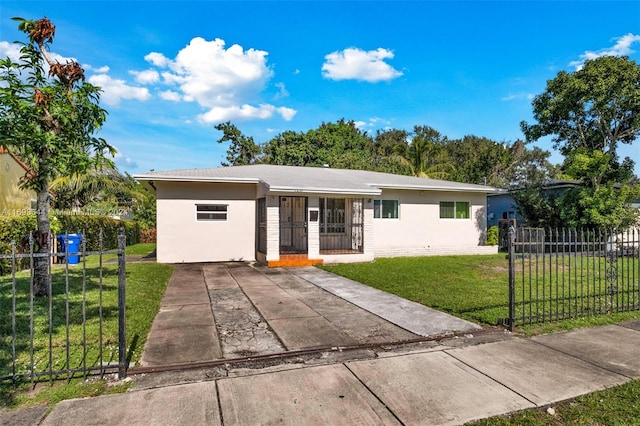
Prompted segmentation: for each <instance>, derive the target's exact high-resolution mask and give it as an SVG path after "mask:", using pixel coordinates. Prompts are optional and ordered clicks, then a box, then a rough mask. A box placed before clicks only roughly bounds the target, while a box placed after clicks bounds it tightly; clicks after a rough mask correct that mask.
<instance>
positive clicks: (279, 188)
mask: <svg viewBox="0 0 640 426" xmlns="http://www.w3.org/2000/svg"><path fill="white" fill-rule="evenodd" d="M268 188H269V192H291V193H302V192H306V193H309V194H339V195H380V194H382V191H381V190H380V189H377V188H372V189H370V190H367V189H364V190H363V189H329V188H298V187H291V186H269V187H268Z"/></svg>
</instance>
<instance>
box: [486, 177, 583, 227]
mask: <svg viewBox="0 0 640 426" xmlns="http://www.w3.org/2000/svg"><path fill="white" fill-rule="evenodd" d="M578 185H580V181H577V180H552V181H550V182H549V183H547V184H546V185H544V188H543V191H545V192H547V194H549V195H552V194H554V195H555V196H558V195H560V194H561V193H562V192H564V191H566V190H567V189H569V188H574V187H576V186H578ZM512 191H513V190H511V191H510V190H507V189H500V190H498V191H496V192H494V193H492V194H488V195H487V227H488V228H490V227H492V226H494V225H498V224H499V222H500V221H501V220H504V219H511V220H515V223H516V225H517V226H525V225H526V222H525V220H524V218H523V217H522V216H521V214H520V212H519V211H518V206H517V204H516V202H515V200H514V199H513V197H512V196H511V192H512ZM516 191H517V189H516Z"/></svg>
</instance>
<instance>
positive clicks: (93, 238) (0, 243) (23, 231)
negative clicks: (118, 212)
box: [0, 214, 140, 275]
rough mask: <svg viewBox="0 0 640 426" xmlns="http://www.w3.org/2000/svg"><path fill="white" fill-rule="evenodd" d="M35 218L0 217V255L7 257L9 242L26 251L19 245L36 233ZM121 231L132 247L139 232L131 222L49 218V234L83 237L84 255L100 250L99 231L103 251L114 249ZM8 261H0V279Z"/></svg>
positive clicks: (79, 216) (87, 217)
mask: <svg viewBox="0 0 640 426" xmlns="http://www.w3.org/2000/svg"><path fill="white" fill-rule="evenodd" d="M36 223H37V221H36V215H35V214H27V215H15V216H0V254H10V253H11V242H12V241H15V242H16V244H17V245H18V250H20V249H21V248H23V249H26V250H29V247H28V246H27V247H21V241H22V240H23V239H24V238H25V237H28V236H29V233H30V232H31V231H34V230H35V229H36ZM121 228H124V231H125V235H126V243H127V245H131V244H136V243H138V241H139V238H140V228H139V226H138V224H136V223H135V222H128V221H120V220H117V219H113V218H111V217H109V216H97V215H82V214H62V215H52V216H51V233H52V234H55V235H61V234H65V233H69V234H78V233H81V234H83V236H84V238H85V241H86V244H87V245H86V249H87V251H97V250H99V248H100V238H99V235H100V230H102V248H103V250H112V249H116V248H117V247H118V233H119V232H120V229H121ZM28 264H29V263H28V261H27V260H24V261H23V262H21V264H20V265H18V266H19V267H21V268H24V267H28ZM10 268H11V261H10V260H9V259H2V260H0V275H3V274H5V273H7V272H8V271H10V270H11V269H10Z"/></svg>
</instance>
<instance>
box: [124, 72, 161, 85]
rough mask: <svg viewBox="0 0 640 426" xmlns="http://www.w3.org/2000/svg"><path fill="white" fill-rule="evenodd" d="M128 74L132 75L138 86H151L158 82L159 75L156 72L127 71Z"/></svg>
mask: <svg viewBox="0 0 640 426" xmlns="http://www.w3.org/2000/svg"><path fill="white" fill-rule="evenodd" d="M129 73H131V75H134V76H135V77H136V81H137V82H138V83H140V84H153V83H157V82H158V81H160V74H159V73H158V71H156V70H146V71H129Z"/></svg>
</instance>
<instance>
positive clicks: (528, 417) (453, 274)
mask: <svg viewBox="0 0 640 426" xmlns="http://www.w3.org/2000/svg"><path fill="white" fill-rule="evenodd" d="M574 261H575V260H574ZM517 266H519V267H520V268H521V269H522V267H523V261H522V260H521V261H520V263H519V264H518V265H517ZM527 266H528V265H525V270H526V269H527ZM507 267H508V264H507V260H506V259H505V255H504V254H498V255H484V256H438V257H411V258H393V259H376V260H375V261H374V262H371V263H361V264H340V265H325V266H321V268H322V269H325V270H327V271H330V272H333V273H335V274H338V275H342V276H345V277H347V278H350V279H352V280H355V281H358V282H361V283H363V284H366V285H369V286H371V287H375V288H377V289H380V290H384V291H386V292H389V293H393V294H396V295H398V296H400V297H403V298H405V299H409V300H413V301H414V302H418V303H421V304H423V305H426V306H430V307H433V308H436V309H439V310H441V311H444V312H448V313H450V314H452V315H456V316H458V317H461V318H465V319H467V320H469V321H473V322H478V323H481V324H484V325H495V324H496V321H497V319H498V318H503V317H507V316H508V292H509V291H508V282H509V281H508V279H509V273H508V268H507ZM554 267H555V265H554ZM559 270H562V268H559ZM525 275H526V274H525ZM637 288H638V287H637V285H636V287H635V289H636V291H637ZM518 291H523V290H518ZM637 319H640V312H639V311H634V312H623V313H612V314H609V315H584V316H582V317H579V318H575V319H567V320H562V321H554V322H546V323H542V324H532V325H525V326H522V327H521V328H519V329H518V330H517V332H519V333H522V334H524V335H535V334H541V333H549V332H555V331H560V330H571V329H574V328H578V327H588V326H597V325H604V324H613V323H618V322H622V321H625V320H637ZM554 409H555V414H554V415H551V414H549V413H548V412H547V411H545V410H541V409H540V410H527V411H523V412H520V413H516V414H513V415H509V416H497V417H493V418H491V419H486V420H482V421H479V422H474V423H473V424H474V425H475V424H477V425H483V426H506V425H517V426H564V425H567V426H568V425H592V426H596V425H598V426H603V425H620V426H622V425H640V380H634V381H631V382H628V383H625V384H623V385H620V386H616V387H612V388H610V389H607V390H605V391H600V392H595V393H592V394H588V395H585V396H582V397H579V398H576V399H574V400H572V401H567V402H564V403H561V404H558V405H556V406H554Z"/></svg>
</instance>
